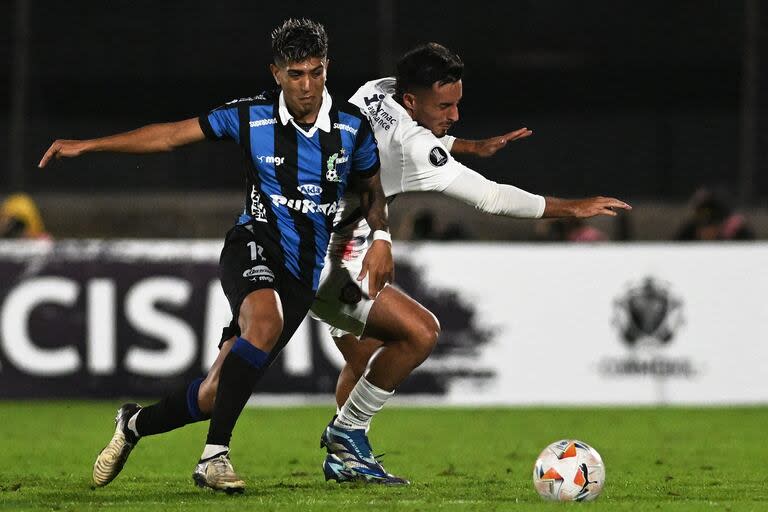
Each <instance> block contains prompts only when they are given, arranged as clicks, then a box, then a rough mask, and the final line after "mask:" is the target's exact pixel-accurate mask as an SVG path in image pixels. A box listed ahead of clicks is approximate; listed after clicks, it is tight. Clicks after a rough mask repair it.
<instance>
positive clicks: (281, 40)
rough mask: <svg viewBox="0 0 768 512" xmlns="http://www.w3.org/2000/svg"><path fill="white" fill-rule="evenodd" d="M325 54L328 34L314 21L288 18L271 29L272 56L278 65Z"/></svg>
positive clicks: (320, 56)
mask: <svg viewBox="0 0 768 512" xmlns="http://www.w3.org/2000/svg"><path fill="white" fill-rule="evenodd" d="M327 56H328V35H327V34H326V33H325V27H323V26H322V25H321V24H320V23H317V22H316V21H312V20H308V19H306V18H301V19H295V18H289V19H287V20H285V21H284V22H283V23H282V24H281V25H280V26H279V27H277V28H276V29H275V30H273V31H272V58H273V59H274V61H275V64H277V65H278V66H284V65H285V64H288V63H290V62H301V61H303V60H307V59H311V58H312V57H318V58H321V59H324V58H326V57H327Z"/></svg>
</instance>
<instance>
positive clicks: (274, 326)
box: [239, 310, 283, 350]
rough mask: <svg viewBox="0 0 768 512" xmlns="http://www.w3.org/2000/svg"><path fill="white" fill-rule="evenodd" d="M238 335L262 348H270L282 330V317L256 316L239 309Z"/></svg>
mask: <svg viewBox="0 0 768 512" xmlns="http://www.w3.org/2000/svg"><path fill="white" fill-rule="evenodd" d="M239 324H240V335H241V336H242V337H243V338H245V339H246V340H248V342H249V343H251V344H252V345H254V346H257V347H258V348H261V349H262V350H265V349H266V350H271V349H272V347H274V346H275V345H276V344H277V340H278V339H279V338H280V334H281V333H282V331H283V319H282V318H281V317H279V316H269V317H267V316H264V315H261V316H258V317H257V316H256V315H252V314H250V313H249V312H248V311H242V310H241V311H240V318H239Z"/></svg>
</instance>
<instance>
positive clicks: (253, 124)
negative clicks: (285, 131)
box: [248, 117, 277, 128]
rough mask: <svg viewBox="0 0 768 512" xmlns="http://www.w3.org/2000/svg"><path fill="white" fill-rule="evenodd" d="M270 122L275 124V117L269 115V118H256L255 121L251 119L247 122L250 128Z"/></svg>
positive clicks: (266, 124)
mask: <svg viewBox="0 0 768 512" xmlns="http://www.w3.org/2000/svg"><path fill="white" fill-rule="evenodd" d="M272 124H277V118H275V117H270V118H269V119H257V120H256V121H251V122H249V123H248V125H249V126H250V127H251V128H258V127H260V126H269V125H272Z"/></svg>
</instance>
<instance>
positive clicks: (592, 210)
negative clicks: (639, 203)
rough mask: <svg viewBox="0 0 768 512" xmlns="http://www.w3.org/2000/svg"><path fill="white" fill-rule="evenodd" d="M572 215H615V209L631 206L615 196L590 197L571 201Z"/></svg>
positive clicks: (580, 216) (625, 208) (624, 208)
mask: <svg viewBox="0 0 768 512" xmlns="http://www.w3.org/2000/svg"><path fill="white" fill-rule="evenodd" d="M572 208H573V217H579V218H587V217H595V216H597V215H608V216H610V217H615V216H616V215H617V214H616V210H631V209H632V207H631V206H630V205H628V204H627V203H625V202H624V201H621V200H619V199H616V198H615V197H603V196H597V197H590V198H589V199H577V200H575V201H573V204H572Z"/></svg>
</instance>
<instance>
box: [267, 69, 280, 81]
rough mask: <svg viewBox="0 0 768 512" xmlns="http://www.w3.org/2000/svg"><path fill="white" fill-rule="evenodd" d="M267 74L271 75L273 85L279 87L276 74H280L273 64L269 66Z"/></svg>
mask: <svg viewBox="0 0 768 512" xmlns="http://www.w3.org/2000/svg"><path fill="white" fill-rule="evenodd" d="M269 72H270V73H272V78H274V79H275V83H276V84H277V85H280V79H279V78H278V77H277V74H278V73H280V68H279V67H277V66H276V65H274V64H270V65H269Z"/></svg>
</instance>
